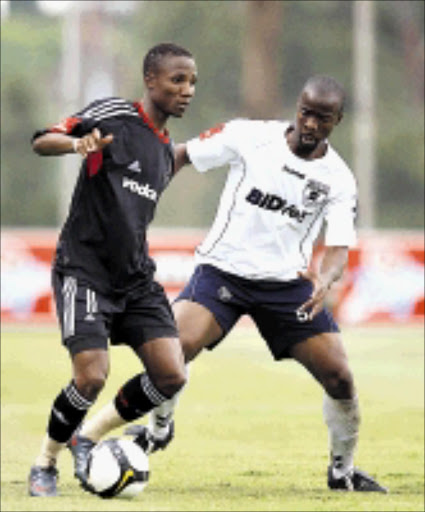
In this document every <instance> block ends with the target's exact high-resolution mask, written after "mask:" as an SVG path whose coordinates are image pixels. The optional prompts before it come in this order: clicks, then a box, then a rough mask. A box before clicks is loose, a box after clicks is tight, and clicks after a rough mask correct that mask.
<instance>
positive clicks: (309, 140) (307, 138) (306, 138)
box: [301, 133, 316, 145]
mask: <svg viewBox="0 0 425 512" xmlns="http://www.w3.org/2000/svg"><path fill="white" fill-rule="evenodd" d="M301 142H302V143H303V144H309V145H310V144H316V137H314V135H312V134H311V133H303V134H302V135H301Z"/></svg>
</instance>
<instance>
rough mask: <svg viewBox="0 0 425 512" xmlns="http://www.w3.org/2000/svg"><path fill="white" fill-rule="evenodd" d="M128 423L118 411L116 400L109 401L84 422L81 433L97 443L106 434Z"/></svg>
mask: <svg viewBox="0 0 425 512" xmlns="http://www.w3.org/2000/svg"><path fill="white" fill-rule="evenodd" d="M126 423H127V421H126V420H124V419H123V418H122V417H121V416H120V414H119V413H118V411H117V409H116V407H115V404H114V402H109V403H108V404H106V405H105V406H104V407H102V409H100V411H98V412H97V413H96V414H95V415H94V416H93V417H92V418H90V419H89V420H87V421H85V422H84V423H83V426H82V427H81V430H80V432H79V435H81V436H84V437H88V438H89V439H91V440H92V441H94V442H95V443H97V442H98V441H99V440H100V439H101V438H102V437H103V436H104V435H105V434H107V433H108V432H110V431H111V430H113V429H114V428H118V427H121V426H122V425H125V424H126Z"/></svg>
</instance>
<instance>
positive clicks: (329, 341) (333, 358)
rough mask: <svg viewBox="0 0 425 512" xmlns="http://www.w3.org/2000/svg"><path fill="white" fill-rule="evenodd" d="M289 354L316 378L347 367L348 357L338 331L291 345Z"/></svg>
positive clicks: (320, 378) (319, 378)
mask: <svg viewBox="0 0 425 512" xmlns="http://www.w3.org/2000/svg"><path fill="white" fill-rule="evenodd" d="M290 355H291V357H292V358H294V359H295V360H296V361H298V362H299V363H301V364H302V365H303V366H304V367H305V368H306V369H307V370H308V371H309V372H310V373H311V374H312V375H313V376H314V377H315V378H316V379H317V380H319V381H323V378H324V376H325V375H328V374H331V373H334V372H336V371H338V370H339V369H341V368H346V367H348V358H347V354H346V351H345V348H344V345H343V343H342V339H341V336H340V334H339V333H323V334H318V335H316V336H313V337H311V338H308V339H306V340H304V341H302V342H300V343H297V344H295V345H293V346H292V347H291V349H290Z"/></svg>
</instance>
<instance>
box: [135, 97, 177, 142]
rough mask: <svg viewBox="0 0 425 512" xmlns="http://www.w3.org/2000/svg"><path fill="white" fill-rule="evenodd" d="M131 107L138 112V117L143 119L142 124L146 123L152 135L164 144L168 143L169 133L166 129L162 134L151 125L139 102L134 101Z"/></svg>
mask: <svg viewBox="0 0 425 512" xmlns="http://www.w3.org/2000/svg"><path fill="white" fill-rule="evenodd" d="M133 105H134V106H135V107H136V108H137V111H138V112H139V116H140V117H141V118H142V119H143V122H144V123H146V124H147V125H148V126H149V128H150V129H151V130H152V131H153V132H154V134H155V135H156V136H157V137H158V138H159V139H160V140H161V141H162V142H164V143H165V144H169V143H170V137H169V132H168V130H167V129H166V128H164V130H163V131H162V132H160V131H159V130H158V128H157V127H156V126H155V125H154V124H153V122H152V120H151V119H150V117H149V116H148V115H147V113H146V112H145V111H144V110H143V103H142V102H141V101H135V102H134V103H133Z"/></svg>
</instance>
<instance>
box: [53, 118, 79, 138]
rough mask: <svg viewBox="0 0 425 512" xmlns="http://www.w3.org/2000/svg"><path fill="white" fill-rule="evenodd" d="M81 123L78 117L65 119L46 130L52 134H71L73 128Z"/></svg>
mask: <svg viewBox="0 0 425 512" xmlns="http://www.w3.org/2000/svg"><path fill="white" fill-rule="evenodd" d="M78 123H81V119H80V118H79V117H66V118H65V119H62V121H60V122H59V123H57V124H54V125H53V126H51V127H50V128H48V131H49V132H53V133H66V134H68V133H71V132H72V130H73V129H74V127H75V126H76V125H77V124H78Z"/></svg>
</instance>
